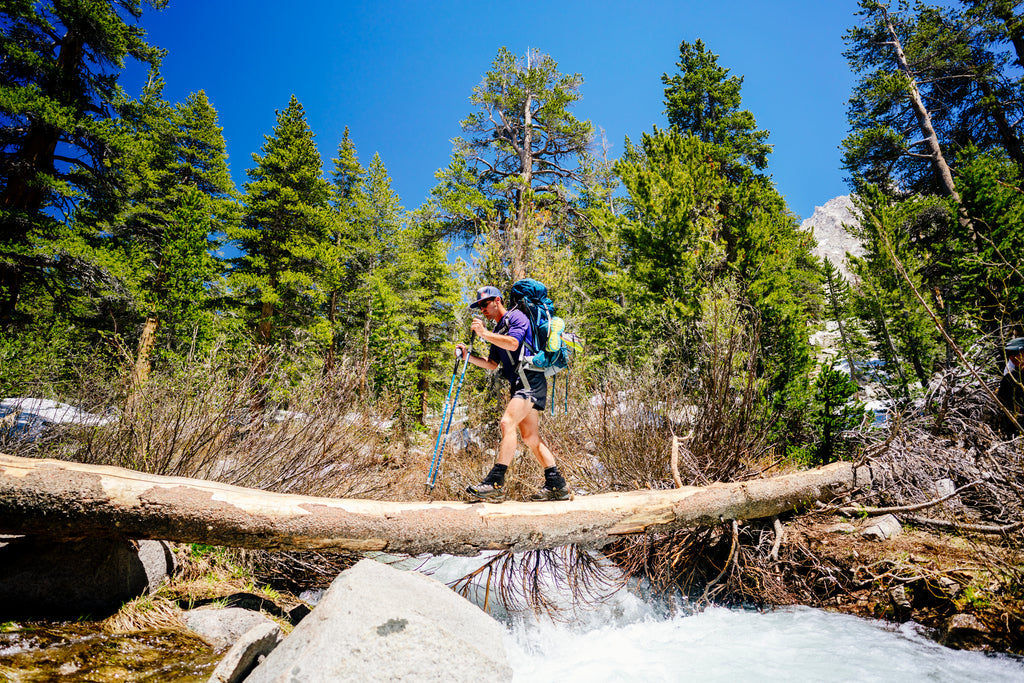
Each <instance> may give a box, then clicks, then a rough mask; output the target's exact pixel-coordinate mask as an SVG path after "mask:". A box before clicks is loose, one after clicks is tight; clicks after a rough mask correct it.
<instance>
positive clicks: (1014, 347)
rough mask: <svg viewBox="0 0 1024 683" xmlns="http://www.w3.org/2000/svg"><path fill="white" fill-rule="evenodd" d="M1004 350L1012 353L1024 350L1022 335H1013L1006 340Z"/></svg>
mask: <svg viewBox="0 0 1024 683" xmlns="http://www.w3.org/2000/svg"><path fill="white" fill-rule="evenodd" d="M1005 350H1006V351H1010V352H1012V353H1017V352H1018V351H1024V337H1014V338H1013V339H1011V340H1010V341H1008V342H1006V348H1005Z"/></svg>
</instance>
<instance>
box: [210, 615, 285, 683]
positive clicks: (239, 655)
mask: <svg viewBox="0 0 1024 683" xmlns="http://www.w3.org/2000/svg"><path fill="white" fill-rule="evenodd" d="M280 642H281V629H280V627H278V625H277V624H275V623H274V622H272V621H268V622H267V623H263V624H260V625H259V626H255V627H253V628H251V629H249V630H248V631H246V632H245V633H243V634H242V637H241V638H239V639H238V640H237V641H235V644H234V645H232V646H231V649H230V650H228V653H227V654H226V655H224V659H222V660H220V663H218V664H217V668H216V669H214V670H213V673H212V674H211V675H210V678H209V683H237V682H238V681H242V680H244V679H245V677H246V676H248V675H249V673H250V672H251V671H252V670H253V669H255V668H256V666H257V665H258V664H259V663H260V661H261V659H262V658H265V657H266V656H267V655H269V654H270V653H271V652H272V651H273V649H274V648H275V647H277V645H278V643H280Z"/></svg>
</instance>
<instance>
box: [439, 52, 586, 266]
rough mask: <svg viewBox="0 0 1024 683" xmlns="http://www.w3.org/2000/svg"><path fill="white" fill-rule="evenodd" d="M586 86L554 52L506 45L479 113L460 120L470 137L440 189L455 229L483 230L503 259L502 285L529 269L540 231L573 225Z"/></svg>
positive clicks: (478, 92) (477, 94)
mask: <svg viewBox="0 0 1024 683" xmlns="http://www.w3.org/2000/svg"><path fill="white" fill-rule="evenodd" d="M582 83H583V78H582V77H581V76H580V75H579V74H570V75H565V74H561V73H559V71H558V64H557V63H556V62H555V61H554V60H553V59H552V58H551V57H550V56H548V55H544V54H541V53H539V52H537V51H530V52H528V53H527V55H526V59H525V60H523V59H521V58H518V57H516V56H515V55H513V54H512V53H511V52H510V51H509V50H507V49H506V48H501V50H499V51H498V55H497V57H495V59H494V62H493V63H492V65H491V70H490V71H488V72H487V73H486V74H485V75H484V80H483V82H482V83H481V84H480V85H479V86H477V87H476V88H474V89H473V94H472V96H471V97H470V102H472V103H473V104H474V105H475V106H476V107H477V108H478V109H477V111H475V112H474V113H472V114H470V115H469V116H468V117H467V118H466V119H464V120H463V121H462V129H463V131H465V132H466V133H468V134H469V137H467V138H465V139H463V138H457V139H456V155H455V158H454V159H453V160H452V163H451V164H450V165H449V167H448V169H446V170H445V171H443V172H442V173H441V177H440V183H439V186H438V192H439V193H444V194H445V195H446V196H445V198H444V199H443V200H442V202H441V205H442V206H444V207H445V208H446V209H447V211H448V213H449V216H450V222H451V224H452V225H453V227H455V228H461V229H466V228H472V229H473V230H475V232H476V233H477V234H480V233H483V234H484V235H485V239H487V240H488V241H490V242H491V243H492V248H495V249H496V250H497V252H498V253H500V254H501V256H500V261H501V266H502V269H503V270H504V273H503V275H504V277H503V278H502V279H503V280H507V281H509V282H511V281H513V280H515V279H518V278H520V277H523V276H524V275H525V274H526V273H527V272H528V271H529V269H530V263H529V259H530V256H531V255H532V253H533V250H534V247H535V245H536V244H537V242H538V240H539V239H541V235H542V234H548V233H553V232H555V231H557V230H568V229H569V228H570V227H571V226H572V224H573V222H574V218H575V216H574V209H573V204H572V201H571V200H572V196H573V195H574V194H575V189H576V186H577V185H578V184H579V183H581V182H582V181H583V176H582V174H581V169H580V165H579V163H580V158H581V156H582V155H583V154H584V153H585V152H586V150H587V147H588V145H589V144H590V138H591V132H592V127H591V125H590V123H589V122H588V121H580V120H578V119H577V118H576V117H575V116H574V115H573V114H572V113H571V111H570V109H571V107H572V106H573V105H574V104H575V103H576V102H577V101H578V100H579V98H580V94H579V88H580V85H581V84H582ZM538 211H541V212H545V214H544V215H545V219H544V220H543V221H538V220H537V216H536V213H537V212H538Z"/></svg>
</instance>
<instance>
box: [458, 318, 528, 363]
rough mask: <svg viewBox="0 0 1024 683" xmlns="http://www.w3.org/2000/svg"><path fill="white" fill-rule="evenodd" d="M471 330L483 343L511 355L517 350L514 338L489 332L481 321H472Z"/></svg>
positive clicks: (517, 346)
mask: <svg viewBox="0 0 1024 683" xmlns="http://www.w3.org/2000/svg"><path fill="white" fill-rule="evenodd" d="M472 329H473V332H475V333H476V334H477V336H479V337H480V338H481V339H483V340H484V341H485V342H489V343H491V344H494V345H495V346H497V347H498V348H499V349H504V350H505V351H509V352H512V353H514V352H516V351H518V350H519V340H518V339H516V338H515V337H510V336H509V335H507V334H497V333H496V332H491V331H490V330H488V329H487V327H485V326H484V323H483V321H482V320H480V319H479V318H474V319H473V325H472ZM470 360H472V359H470ZM481 367H482V366H481Z"/></svg>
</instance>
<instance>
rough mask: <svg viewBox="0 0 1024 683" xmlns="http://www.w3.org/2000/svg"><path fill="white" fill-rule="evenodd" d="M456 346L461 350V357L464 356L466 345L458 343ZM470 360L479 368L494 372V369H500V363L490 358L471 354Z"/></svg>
mask: <svg viewBox="0 0 1024 683" xmlns="http://www.w3.org/2000/svg"><path fill="white" fill-rule="evenodd" d="M455 348H457V349H458V350H459V358H462V356H463V354H465V353H466V345H465V344H456V345H455ZM469 362H470V363H472V364H473V365H475V366H477V367H478V368H483V369H484V370H486V371H488V372H493V371H494V370H497V369H498V363H495V362H494V361H493V360H490V359H489V358H481V357H480V356H472V355H471V356H470V357H469Z"/></svg>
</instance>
